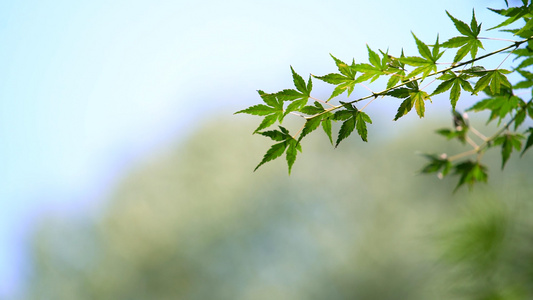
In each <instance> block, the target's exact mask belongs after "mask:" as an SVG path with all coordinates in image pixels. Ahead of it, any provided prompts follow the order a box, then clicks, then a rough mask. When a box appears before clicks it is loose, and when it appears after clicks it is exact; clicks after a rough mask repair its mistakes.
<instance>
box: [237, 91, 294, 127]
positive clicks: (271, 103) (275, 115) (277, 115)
mask: <svg viewBox="0 0 533 300" xmlns="http://www.w3.org/2000/svg"><path fill="white" fill-rule="evenodd" d="M258 93H259V95H260V96H261V99H263V102H264V103H265V104H257V105H254V106H250V107H248V108H246V109H243V110H240V111H238V112H236V113H235V114H249V115H256V116H264V119H263V121H262V122H261V124H259V127H257V128H256V129H255V130H254V133H257V132H258V131H260V130H263V129H265V128H267V127H270V126H271V125H272V124H274V123H275V122H276V121H279V122H280V123H281V122H283V117H284V116H285V113H284V111H283V101H282V100H281V99H280V98H279V97H277V96H276V95H275V94H266V93H265V92H263V91H258Z"/></svg>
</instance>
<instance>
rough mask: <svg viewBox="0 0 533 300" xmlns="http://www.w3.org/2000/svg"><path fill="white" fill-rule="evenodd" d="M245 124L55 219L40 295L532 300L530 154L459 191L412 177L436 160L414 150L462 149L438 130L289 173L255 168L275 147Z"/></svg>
mask: <svg viewBox="0 0 533 300" xmlns="http://www.w3.org/2000/svg"><path fill="white" fill-rule="evenodd" d="M247 121H248V120H245V121H243V120H241V121H240V122H238V121H235V120H234V119H232V120H231V122H229V121H226V120H217V121H216V122H212V123H209V124H205V125H204V126H203V128H201V129H200V130H198V132H196V133H195V134H193V135H192V136H190V138H188V139H187V140H186V141H185V142H184V143H183V144H180V145H178V146H177V147H176V148H175V149H173V150H169V151H168V152H167V153H165V154H162V155H160V156H158V157H155V158H153V159H151V160H149V161H147V162H145V163H144V164H143V165H141V166H139V167H138V168H137V169H135V170H134V171H133V172H132V173H131V174H129V175H128V176H127V177H126V178H125V179H124V180H123V181H122V182H121V184H120V186H119V187H118V188H117V190H116V191H115V192H114V194H113V195H111V199H110V201H109V202H108V206H107V207H105V209H104V214H103V215H101V216H98V218H97V219H96V221H90V220H88V219H77V220H72V219H57V218H56V219H48V220H45V221H43V222H42V224H41V225H40V226H39V227H38V229H37V230H36V232H35V235H34V238H33V246H32V254H33V265H34V268H33V270H34V272H33V274H32V276H31V278H30V280H29V282H28V286H27V288H28V293H27V299H54V300H60V299H69V300H70V299H113V300H119V299H279V300H281V299H378V300H379V299H531V298H532V297H533V288H532V287H533V227H532V226H533V222H532V219H533V218H532V216H533V215H532V212H533V207H532V203H531V198H532V197H531V195H532V191H533V187H532V185H531V183H532V181H531V179H532V178H533V176H532V175H533V171H532V169H531V167H530V166H531V162H532V160H531V156H528V155H525V156H524V157H523V158H522V159H521V160H519V159H511V160H510V161H509V162H508V169H507V170H506V176H505V177H503V176H502V174H499V173H498V172H494V173H493V174H491V175H492V176H493V177H491V178H489V183H490V184H489V185H484V186H478V187H476V189H475V190H474V191H473V192H471V193H468V192H467V191H459V192H457V193H452V192H451V191H452V189H453V186H454V185H455V182H453V180H448V178H446V179H444V180H443V181H444V182H443V181H441V180H439V179H438V178H437V177H436V176H435V177H428V176H420V175H417V174H406V171H405V170H412V169H413V166H419V165H420V162H421V161H423V160H424V158H423V157H421V156H417V155H415V154H414V153H413V150H412V149H413V145H425V146H426V145H432V146H434V147H435V149H447V147H450V145H447V143H446V141H445V140H444V139H442V138H440V137H438V136H436V135H433V134H431V132H428V130H427V129H428V128H430V127H431V126H432V124H431V123H425V124H424V126H419V128H421V129H416V128H410V129H409V130H407V131H408V132H410V134H408V135H406V136H399V137H396V138H386V139H383V140H381V141H377V142H375V143H372V144H370V145H369V144H366V143H363V142H362V141H357V140H356V139H352V140H350V141H349V142H346V144H344V145H342V146H340V147H339V148H338V149H336V150H332V149H331V148H330V147H328V145H327V144H328V143H326V142H325V140H322V139H321V138H323V139H327V137H320V136H317V137H312V138H309V139H308V140H306V141H305V143H307V144H311V145H312V146H311V147H309V148H308V149H309V150H308V153H307V155H306V156H304V157H302V160H301V162H300V166H299V168H298V170H297V171H295V172H293V174H292V175H291V176H290V177H288V176H287V175H286V172H285V171H284V169H283V168H282V167H281V166H280V165H279V164H283V162H282V161H275V162H274V163H271V164H269V165H268V166H265V167H263V168H262V170H261V171H258V172H256V173H252V172H251V171H250V170H251V169H252V167H253V166H255V165H256V164H257V157H258V156H257V154H258V153H260V152H261V151H262V149H264V147H265V146H266V144H265V143H264V141H256V140H255V139H254V140H253V141H252V140H248V139H247V140H246V141H243V136H247V134H249V133H246V132H245V130H246V128H250V126H248V123H246V124H243V122H247ZM424 122H427V121H424ZM378 123H379V122H378ZM378 126H379V125H377V126H376V128H373V129H371V130H379V127H378ZM374 134H377V132H374ZM421 141H423V143H422V142H421ZM419 142H420V143H419ZM459 146H460V145H459ZM435 149H423V150H427V151H434V150H435ZM489 155H490V154H489ZM487 160H488V161H489V162H490V163H492V164H493V165H494V166H498V165H499V164H500V162H501V161H500V158H499V156H498V154H497V153H496V154H494V155H493V156H492V157H491V156H488V157H487ZM326 161H327V163H326Z"/></svg>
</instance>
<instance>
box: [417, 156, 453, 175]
mask: <svg viewBox="0 0 533 300" xmlns="http://www.w3.org/2000/svg"><path fill="white" fill-rule="evenodd" d="M424 156H425V157H426V158H427V159H429V160H430V162H429V163H428V164H427V165H426V166H424V168H422V170H420V172H421V173H439V177H440V178H442V177H443V176H446V175H448V173H449V172H450V170H451V168H452V163H451V162H450V161H449V160H448V159H447V158H446V157H442V156H437V155H433V154H424ZM441 170H442V171H441Z"/></svg>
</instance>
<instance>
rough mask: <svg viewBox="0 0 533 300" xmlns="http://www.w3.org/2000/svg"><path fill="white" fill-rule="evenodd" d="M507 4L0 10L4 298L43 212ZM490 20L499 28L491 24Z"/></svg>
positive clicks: (37, 5)
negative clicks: (203, 127) (251, 111)
mask: <svg viewBox="0 0 533 300" xmlns="http://www.w3.org/2000/svg"><path fill="white" fill-rule="evenodd" d="M500 2H501V3H503V1H473V0H469V1H465V0H449V1H392V0H383V1H313V0H305V1H286V0H285V1H237V0H236V1H156V0H155V1H154V0H152V1H142V0H137V1H136V0H128V1H98V0H95V1H24V0H21V1H1V2H0V40H1V41H2V46H0V297H1V296H2V295H3V294H8V293H10V292H12V291H14V290H15V289H16V288H17V287H18V283H19V282H20V276H21V271H20V270H21V268H22V266H24V262H25V261H26V259H25V257H24V252H23V251H22V250H23V243H24V241H25V239H26V237H25V235H26V234H27V233H28V230H29V228H31V225H32V224H33V222H34V221H35V220H36V219H38V218H39V216H40V215H42V214H43V213H44V212H50V211H67V212H68V211H77V212H79V211H91V210H94V209H96V208H97V207H98V203H99V201H101V199H104V197H105V195H106V193H107V192H108V191H109V190H110V189H112V187H113V183H114V182H115V181H116V180H117V178H118V177H120V176H121V175H123V174H124V173H125V172H126V171H127V170H128V168H131V167H132V166H133V165H134V164H135V162H136V161H137V160H139V159H142V157H145V156H147V155H149V153H151V152H152V151H156V150H157V149H160V148H161V147H163V146H164V145H165V144H166V143H169V142H171V141H173V140H175V139H176V137H177V136H180V135H182V134H186V133H188V132H191V131H192V130H194V128H196V127H198V126H200V124H201V123H202V121H204V120H205V118H207V117H209V116H210V115H212V114H228V115H229V114H231V112H233V111H235V110H236V109H239V108H242V107H244V106H247V105H251V104H252V103H254V102H256V101H258V97H257V94H256V90H257V89H264V90H266V91H277V90H280V89H283V88H289V87H290V86H289V84H290V83H291V78H290V71H289V65H292V66H294V67H295V69H296V70H297V71H298V72H299V73H301V74H303V75H304V77H306V75H305V74H308V73H310V72H313V73H316V74H325V73H327V72H331V71H334V68H333V64H332V62H331V58H330V57H329V55H328V53H333V54H334V55H335V56H337V57H339V58H341V59H343V60H351V58H352V57H355V58H356V59H358V58H359V60H360V61H361V60H365V57H366V49H365V44H366V43H368V44H369V45H370V46H372V47H373V48H381V49H386V48H387V47H390V49H391V53H392V52H397V51H399V50H400V48H402V47H404V48H405V49H406V51H411V52H413V51H415V47H414V42H413V40H412V37H411V33H410V31H411V30H413V31H414V32H415V33H416V34H417V36H418V37H419V38H421V39H422V40H424V41H426V42H428V43H430V42H432V41H434V39H435V36H436V33H437V32H440V34H441V40H443V39H444V38H447V37H451V36H452V35H453V34H455V33H454V32H450V31H446V30H450V29H451V28H452V26H451V22H450V21H449V19H448V18H447V16H446V14H445V12H444V10H445V9H448V10H449V11H450V12H451V13H452V14H453V15H454V16H456V17H457V18H459V19H462V20H467V21H469V20H470V17H471V9H472V8H473V7H476V9H477V12H476V15H477V17H478V20H481V21H483V22H486V21H488V20H491V19H493V18H494V17H493V15H492V14H491V13H489V12H488V11H486V10H485V9H484V8H485V6H494V7H501V3H500ZM488 23H489V24H492V25H494V23H495V22H488Z"/></svg>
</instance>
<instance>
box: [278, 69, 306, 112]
mask: <svg viewBox="0 0 533 300" xmlns="http://www.w3.org/2000/svg"><path fill="white" fill-rule="evenodd" d="M291 72H292V80H293V82H294V86H295V87H296V90H294V89H286V90H282V91H280V92H278V93H276V96H277V97H278V98H279V99H281V100H282V101H292V103H290V104H289V105H288V106H287V108H286V109H285V115H287V114H289V113H290V112H292V111H299V110H300V109H301V108H302V107H304V106H305V105H306V104H307V102H308V101H309V97H310V96H311V90H312V89H313V82H312V81H311V75H309V80H308V81H307V84H306V83H305V80H304V79H303V78H302V76H300V75H298V73H296V71H294V69H293V67H292V66H291Z"/></svg>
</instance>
